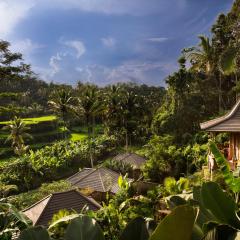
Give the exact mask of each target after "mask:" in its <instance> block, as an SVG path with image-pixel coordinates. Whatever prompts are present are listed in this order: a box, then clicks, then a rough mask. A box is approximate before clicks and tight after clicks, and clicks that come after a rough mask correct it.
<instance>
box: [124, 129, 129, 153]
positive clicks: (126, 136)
mask: <svg viewBox="0 0 240 240" xmlns="http://www.w3.org/2000/svg"><path fill="white" fill-rule="evenodd" d="M125 142H126V145H125V147H126V152H127V151H128V131H127V129H126V134H125Z"/></svg>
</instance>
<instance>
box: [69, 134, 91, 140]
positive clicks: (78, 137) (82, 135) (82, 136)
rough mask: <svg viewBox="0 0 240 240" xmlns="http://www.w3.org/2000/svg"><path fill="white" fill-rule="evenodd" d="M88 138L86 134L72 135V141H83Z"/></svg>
mask: <svg viewBox="0 0 240 240" xmlns="http://www.w3.org/2000/svg"><path fill="white" fill-rule="evenodd" d="M86 138H87V134H85V133H72V134H71V138H70V139H71V140H72V141H74V142H75V141H81V140H84V139H86Z"/></svg>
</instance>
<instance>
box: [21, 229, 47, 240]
mask: <svg viewBox="0 0 240 240" xmlns="http://www.w3.org/2000/svg"><path fill="white" fill-rule="evenodd" d="M18 240H50V237H49V234H48V232H47V230H46V229H45V228H43V227H41V226H38V227H31V228H28V229H25V230H24V231H23V232H22V233H21V234H20V236H19V238H18Z"/></svg>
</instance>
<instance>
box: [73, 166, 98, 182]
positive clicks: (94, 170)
mask: <svg viewBox="0 0 240 240" xmlns="http://www.w3.org/2000/svg"><path fill="white" fill-rule="evenodd" d="M90 169H92V170H93V171H92V172H90V173H87V174H86V175H85V176H83V177H81V178H80V179H78V180H77V181H76V182H75V183H74V184H77V183H79V182H80V181H82V180H83V179H84V178H86V177H88V176H89V175H91V174H92V173H94V172H96V171H97V170H98V169H97V168H95V169H94V168H89V170H90ZM79 173H81V172H78V173H77V174H79Z"/></svg>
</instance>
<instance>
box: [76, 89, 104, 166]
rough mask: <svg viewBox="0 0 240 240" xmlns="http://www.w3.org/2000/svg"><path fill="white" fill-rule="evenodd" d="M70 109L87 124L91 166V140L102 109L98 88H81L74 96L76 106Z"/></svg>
mask: <svg viewBox="0 0 240 240" xmlns="http://www.w3.org/2000/svg"><path fill="white" fill-rule="evenodd" d="M72 111H73V112H74V113H75V115H76V116H77V117H78V118H79V119H82V118H83V119H84V121H85V124H86V126H87V132H88V142H89V147H90V160H91V165H92V167H93V162H94V160H93V154H92V141H93V140H94V138H95V120H96V117H97V116H98V115H99V114H101V112H102V111H103V104H102V103H101V101H100V94H99V90H98V88H97V87H96V86H94V85H88V86H87V87H86V88H85V89H83V91H82V92H80V94H79V96H78V97H77V98H76V106H72Z"/></svg>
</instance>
